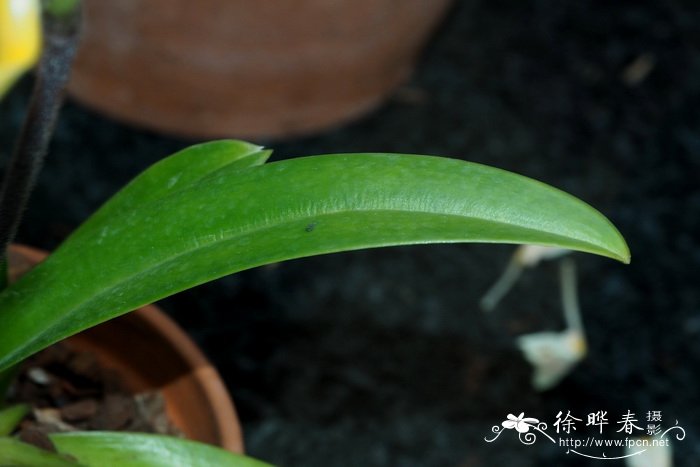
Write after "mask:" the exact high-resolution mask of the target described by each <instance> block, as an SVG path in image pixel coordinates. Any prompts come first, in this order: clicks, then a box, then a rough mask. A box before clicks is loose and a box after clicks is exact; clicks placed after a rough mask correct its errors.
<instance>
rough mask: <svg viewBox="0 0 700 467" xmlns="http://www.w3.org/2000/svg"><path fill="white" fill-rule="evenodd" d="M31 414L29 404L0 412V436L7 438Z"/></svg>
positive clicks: (14, 406)
mask: <svg viewBox="0 0 700 467" xmlns="http://www.w3.org/2000/svg"><path fill="white" fill-rule="evenodd" d="M28 413H29V406H28V405H27V404H15V405H11V406H9V407H7V408H5V409H2V410H0V436H7V435H9V434H10V433H12V432H13V431H15V428H17V425H18V424H19V422H21V421H22V419H23V418H24V417H25V416H26V415H27V414H28Z"/></svg>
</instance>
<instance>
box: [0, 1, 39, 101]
mask: <svg viewBox="0 0 700 467" xmlns="http://www.w3.org/2000/svg"><path fill="white" fill-rule="evenodd" d="M40 51H41V22H40V8H39V0H0V97H1V96H3V95H4V94H5V92H7V90H8V89H9V88H10V86H12V84H13V83H14V82H15V81H16V80H17V79H18V78H19V77H20V76H21V75H22V73H24V72H25V71H27V70H29V69H30V68H31V67H32V66H33V65H34V63H36V61H37V59H38V58H39V52H40Z"/></svg>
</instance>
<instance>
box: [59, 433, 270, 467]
mask: <svg viewBox="0 0 700 467" xmlns="http://www.w3.org/2000/svg"><path fill="white" fill-rule="evenodd" d="M50 437H51V441H53V443H54V444H55V446H56V448H57V449H58V451H59V452H60V453H62V454H69V455H71V456H73V457H74V458H76V459H77V460H78V462H80V463H81V464H83V465H85V466H90V467H102V466H115V467H119V466H129V467H177V466H182V467H200V466H201V467H210V466H216V467H265V466H269V464H266V463H264V462H261V461H259V460H256V459H253V458H252V457H247V456H242V455H240V454H233V453H231V452H229V451H224V450H223V449H220V448H216V447H213V446H209V445H207V444H203V443H197V442H195V441H189V440H185V439H180V438H174V437H171V436H161V435H152V434H145V433H121V432H120V433H111V432H98V431H93V432H71V433H56V434H52V435H50Z"/></svg>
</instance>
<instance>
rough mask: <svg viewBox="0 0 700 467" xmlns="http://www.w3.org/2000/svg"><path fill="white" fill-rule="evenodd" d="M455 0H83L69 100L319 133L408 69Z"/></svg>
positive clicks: (179, 128) (223, 132) (360, 108)
mask: <svg viewBox="0 0 700 467" xmlns="http://www.w3.org/2000/svg"><path fill="white" fill-rule="evenodd" d="M449 4H450V0H430V1H425V0H336V1H327V0H304V1H300V0H277V1H274V2H264V1H257V0H201V1H199V2H194V3H193V2H191V1H187V0H129V1H119V2H104V1H99V0H86V1H85V6H86V15H85V17H86V22H85V34H84V38H83V41H82V45H81V49H80V51H79V54H78V58H77V62H76V65H75V68H74V72H73V75H72V80H71V84H70V88H69V89H70V92H71V93H72V95H73V96H74V97H76V98H77V99H78V100H79V101H81V102H84V103H85V104H87V105H88V106H90V107H94V108H96V109H98V110H101V111H103V112H104V113H106V114H108V115H111V116H113V117H115V118H118V119H121V120H124V121H127V122H131V123H134V124H137V125H142V126H144V127H148V128H151V129H155V130H160V131H164V132H170V133H175V134H179V135H186V136H195V137H221V136H228V137H230V136H236V137H242V138H245V137H248V138H258V137H281V136H290V135H300V134H305V133H311V132H314V131H318V130H321V129H324V128H327V127H330V126H333V125H337V124H339V123H341V122H344V121H347V120H349V119H352V118H354V117H357V116H358V115H360V114H362V113H364V112H367V111H368V110H370V109H371V108H373V107H375V106H376V105H377V104H378V103H380V102H381V100H382V99H383V98H384V97H385V96H386V95H387V93H389V92H390V91H391V90H392V89H393V88H394V87H395V86H396V85H397V84H399V83H400V82H401V81H402V80H404V79H405V78H406V77H407V76H408V74H409V73H410V71H411V69H412V67H413V64H414V60H415V59H416V56H417V54H418V52H419V51H420V49H421V47H422V45H423V43H424V42H425V41H426V39H427V38H428V36H429V33H430V32H431V31H432V30H433V29H434V27H435V26H436V25H437V23H438V21H439V20H440V19H441V18H442V16H443V14H444V13H445V12H446V10H447V7H448V6H449Z"/></svg>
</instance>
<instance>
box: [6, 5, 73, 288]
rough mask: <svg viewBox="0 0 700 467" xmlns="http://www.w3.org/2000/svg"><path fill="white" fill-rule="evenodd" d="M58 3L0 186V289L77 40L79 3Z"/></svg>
mask: <svg viewBox="0 0 700 467" xmlns="http://www.w3.org/2000/svg"><path fill="white" fill-rule="evenodd" d="M60 3H61V4H62V6H61V7H59V8H57V7H56V0H54V1H52V2H47V3H46V7H47V9H46V10H45V11H44V17H43V26H42V29H43V32H44V49H43V52H42V55H41V59H40V61H39V67H38V70H37V74H36V80H35V83H34V90H33V92H32V98H31V101H30V104H29V109H28V111H27V116H26V117H25V120H24V124H23V126H22V130H21V132H20V135H19V138H18V140H17V143H16V146H15V150H14V153H13V155H12V158H11V159H10V161H9V163H8V165H7V168H6V170H5V176H4V179H3V182H2V187H1V188H0V276H1V277H0V288H4V287H5V286H6V284H7V248H8V246H9V244H10V242H12V240H13V239H14V237H15V234H16V233H17V229H18V227H19V224H20V221H21V218H22V214H23V213H24V210H25V208H26V205H27V202H28V200H29V196H30V194H31V191H32V189H33V188H34V185H35V183H36V179H37V176H38V174H39V171H40V170H41V167H42V165H43V161H44V157H45V156H46V152H47V149H48V146H49V141H50V140H51V135H52V133H53V130H54V127H55V124H56V118H57V116H58V111H59V109H60V107H61V102H62V101H63V94H64V89H65V87H66V83H67V82H68V76H69V74H70V67H71V64H72V62H73V57H74V56H75V51H76V48H77V44H78V37H79V30H80V16H81V9H80V2H75V1H74V2H72V3H73V4H72V9H71V8H65V7H66V6H67V5H66V4H65V3H66V2H60ZM69 3H71V2H69ZM52 6H53V8H52ZM59 6H60V5H59Z"/></svg>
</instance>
